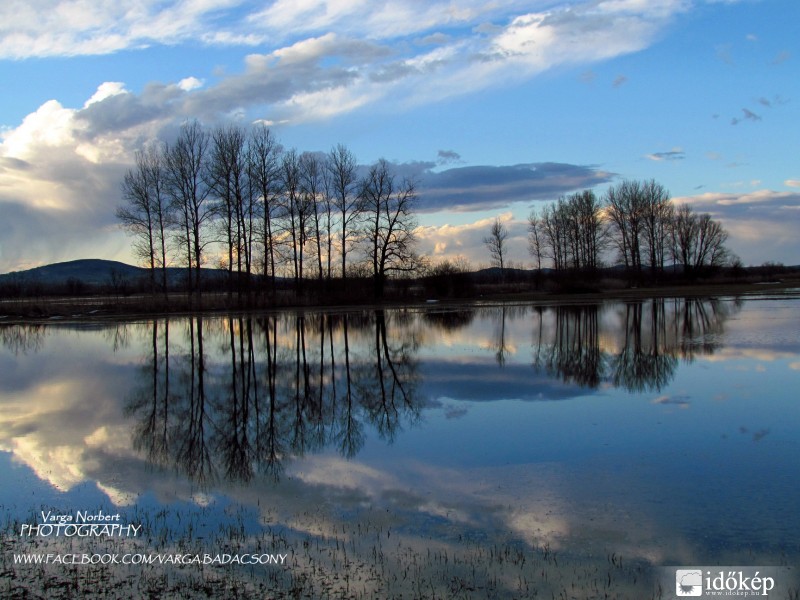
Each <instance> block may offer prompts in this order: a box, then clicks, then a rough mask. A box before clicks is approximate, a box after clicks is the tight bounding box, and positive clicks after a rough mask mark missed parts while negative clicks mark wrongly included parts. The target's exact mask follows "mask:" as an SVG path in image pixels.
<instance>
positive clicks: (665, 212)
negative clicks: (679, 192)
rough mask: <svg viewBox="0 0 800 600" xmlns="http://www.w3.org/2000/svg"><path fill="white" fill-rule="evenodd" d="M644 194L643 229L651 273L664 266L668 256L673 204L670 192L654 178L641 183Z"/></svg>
mask: <svg viewBox="0 0 800 600" xmlns="http://www.w3.org/2000/svg"><path fill="white" fill-rule="evenodd" d="M641 191H642V195H643V208H644V218H643V230H644V239H645V245H646V247H647V262H648V263H649V264H650V271H651V273H655V272H656V271H657V270H662V269H663V268H664V259H665V257H666V252H667V247H668V239H669V235H670V234H669V226H670V222H671V221H672V204H670V202H669V192H668V191H667V189H666V188H665V187H664V186H663V185H661V184H660V183H656V181H655V180H654V179H651V180H650V181H645V182H644V183H643V184H641Z"/></svg>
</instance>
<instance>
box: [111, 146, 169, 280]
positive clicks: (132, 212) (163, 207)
mask: <svg viewBox="0 0 800 600" xmlns="http://www.w3.org/2000/svg"><path fill="white" fill-rule="evenodd" d="M163 162H164V161H163V149H162V148H161V147H160V146H156V145H151V146H149V147H147V148H145V149H144V150H140V151H138V152H136V166H135V167H134V168H133V169H130V170H128V172H127V173H126V174H125V178H124V179H123V182H122V196H123V199H124V200H125V202H126V204H125V205H124V206H121V207H119V208H118V209H117V218H118V219H119V220H120V221H121V222H122V226H123V227H124V228H125V229H127V230H128V231H129V232H130V233H131V234H132V235H134V236H135V237H136V240H135V241H134V244H133V248H134V252H135V253H136V255H137V256H139V257H140V258H141V259H143V260H144V261H145V262H146V264H147V265H148V267H149V269H150V287H151V290H152V291H155V287H156V284H155V270H156V268H160V269H161V288H162V291H163V292H164V294H166V293H167V270H166V268H167V230H168V228H169V226H170V223H171V215H170V210H169V204H168V202H167V198H166V196H165V189H164V187H165V181H164V164H163Z"/></svg>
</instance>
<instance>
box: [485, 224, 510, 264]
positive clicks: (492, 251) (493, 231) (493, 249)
mask: <svg viewBox="0 0 800 600" xmlns="http://www.w3.org/2000/svg"><path fill="white" fill-rule="evenodd" d="M506 239H508V228H506V226H505V225H504V224H503V222H502V221H501V220H500V219H499V218H496V219H495V220H494V223H492V226H491V227H490V229H489V235H488V236H486V237H485V238H483V243H484V244H486V247H487V248H488V249H489V255H490V256H491V257H492V262H493V263H494V264H495V265H497V266H498V267H500V272H501V273H502V272H503V270H504V269H505V257H506V249H507V248H506Z"/></svg>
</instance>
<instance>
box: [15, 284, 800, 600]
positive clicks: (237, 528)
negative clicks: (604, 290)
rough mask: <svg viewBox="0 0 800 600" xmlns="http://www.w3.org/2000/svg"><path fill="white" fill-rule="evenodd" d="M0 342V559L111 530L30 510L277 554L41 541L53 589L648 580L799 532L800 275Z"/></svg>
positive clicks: (349, 593) (364, 589)
mask: <svg viewBox="0 0 800 600" xmlns="http://www.w3.org/2000/svg"><path fill="white" fill-rule="evenodd" d="M0 343H1V345H0V373H2V378H1V379H0V451H2V452H0V477H1V478H2V481H3V482H4V485H3V486H2V490H0V504H1V505H2V508H3V511H4V516H3V519H4V521H5V524H4V527H5V529H4V532H3V545H4V548H3V549H4V553H5V556H4V561H6V563H8V561H10V558H9V556H10V553H13V552H22V551H25V552H30V551H32V550H35V549H36V547H35V544H44V546H43V547H47V548H57V549H59V547H58V544H59V543H61V544H66V543H69V544H71V546H70V548H71V551H76V548H77V549H79V550H81V551H90V552H94V551H97V548H98V547H99V546H98V544H100V545H101V546H102V545H103V544H107V543H111V542H110V541H109V540H107V539H84V540H76V539H71V540H64V539H60V540H56V539H32V538H30V537H24V536H23V537H21V536H20V535H19V533H20V528H21V527H22V524H34V523H40V522H41V521H42V520H43V517H44V515H43V514H42V513H43V512H47V511H50V512H51V514H61V515H75V513H76V511H90V512H92V513H97V512H98V511H100V510H102V511H104V514H121V515H122V517H121V518H122V520H123V521H124V522H128V523H135V524H137V525H141V528H142V534H141V535H140V536H139V537H138V538H137V539H135V540H132V539H121V540H116V541H114V543H116V544H117V546H116V547H115V548H116V549H117V550H119V549H120V548H121V549H122V550H126V549H130V548H134V547H135V548H137V549H138V551H143V552H144V551H152V552H153V553H156V552H167V553H169V552H173V551H175V549H176V548H180V551H181V552H187V553H200V552H201V551H202V552H211V553H212V554H214V553H221V552H229V553H235V552H236V551H238V552H256V550H258V551H264V552H276V553H283V554H284V555H285V556H286V557H287V559H286V562H285V563H284V564H283V565H280V566H275V565H272V566H269V567H264V566H259V567H258V569H255V568H253V567H249V568H248V569H245V571H246V573H245V574H243V572H244V571H242V569H240V570H239V571H237V570H236V569H235V568H232V567H231V568H228V567H224V568H223V567H219V568H217V569H216V570H215V569H214V568H201V567H199V566H197V565H194V566H185V565H183V566H181V567H180V568H177V567H175V568H174V572H173V571H172V570H171V569H172V568H171V567H170V568H164V569H163V570H162V571H160V575H159V576H158V577H156V576H154V575H148V577H150V579H147V577H144V575H143V572H142V571H141V570H137V569H135V568H129V569H128V570H127V571H125V575H124V576H123V575H121V574H119V572H118V571H117V570H115V568H113V567H109V568H107V569H106V571H104V574H102V575H101V576H98V577H99V579H95V580H94V583H92V582H91V581H89V582H87V581H82V580H81V578H84V577H85V576H86V573H87V572H88V570H89V567H72V568H71V569H72V570H70V569H67V568H65V567H61V569H60V570H56V571H54V572H50V575H48V576H47V577H50V578H51V579H50V581H51V582H52V581H57V585H60V586H61V587H60V588H59V587H57V585H56V584H55V583H54V584H53V585H54V586H56V587H55V588H53V589H62V590H63V591H64V593H65V594H68V593H72V594H74V593H75V592H76V591H77V592H81V593H87V592H86V589H87V587H88V588H90V590H91V591H92V592H93V593H96V594H97V595H99V596H106V597H113V596H114V594H115V592H113V590H114V589H117V590H118V589H120V588H114V587H113V586H114V585H120V584H119V582H118V581H115V579H124V580H125V582H126V583H125V584H124V585H129V586H133V587H131V588H130V590H131V593H137V594H139V593H141V594H145V593H150V591H152V589H161V590H162V591H164V593H165V594H166V593H167V592H168V591H169V590H172V593H174V595H175V596H176V597H179V596H190V595H205V596H221V595H225V594H226V593H228V592H225V593H223V592H222V591H221V590H223V589H228V591H230V589H232V588H231V587H230V586H237V585H239V586H241V587H239V588H236V589H237V595H239V596H243V595H246V593H250V594H252V595H253V596H254V597H261V596H264V595H266V596H276V597H279V596H282V595H287V596H288V595H293V596H296V597H324V596H326V595H329V596H331V597H367V598H368V597H373V595H379V596H384V597H390V596H399V595H401V594H403V595H404V597H441V596H445V597H532V596H534V595H535V594H541V595H542V596H543V597H548V598H550V597H551V596H552V597H561V596H560V595H559V594H563V597H576V598H591V597H603V594H604V593H610V595H609V597H631V598H634V597H635V598H647V597H658V593H659V591H658V589H657V583H656V582H655V580H654V576H653V575H652V567H654V566H661V565H693V564H694V565H698V564H699V565H776V566H777V565H793V564H797V562H798V560H799V559H800V536H798V534H800V509H798V507H799V506H800V481H798V473H800V445H798V443H797V437H798V424H799V423H800V404H798V398H799V397H800V396H798V392H797V390H798V386H799V384H800V299H798V297H797V295H792V294H788V295H785V296H782V297H774V296H772V297H766V296H765V297H748V298H747V299H737V298H730V297H725V298H707V299H650V300H643V301H636V302H629V303H622V302H605V303H599V304H575V305H552V306H549V305H548V306H531V305H505V306H462V307H458V308H453V309H449V308H445V307H439V306H430V307H422V308H405V309H386V310H359V311H349V312H281V313H277V314H268V315H233V316H213V317H209V316H205V317H193V318H188V317H187V318H169V319H164V318H160V319H154V320H143V321H137V322H129V323H113V324H110V323H78V322H76V323H70V324H62V323H54V324H46V325H24V326H23V325H13V326H6V327H3V328H0ZM32 544H34V546H32ZM93 544H94V546H93ZM103 548H105V546H103ZM60 549H63V548H60ZM4 564H5V563H4ZM46 572H48V571H47V570H45V571H41V570H39V571H36V572H33V571H30V570H28V571H26V570H25V569H23V568H21V567H13V568H6V569H5V572H4V573H3V575H2V576H0V590H6V591H8V590H11V591H15V593H17V594H21V593H22V590H24V589H29V590H33V591H34V592H36V593H42V590H43V589H45V588H43V587H42V586H46V583H45V580H46V579H47V577H45V575H44V574H43V573H46ZM53 573H55V574H53ZM64 573H72V575H71V576H67V575H64ZM59 578H60V579H59ZM145 579H147V581H144V580H145ZM156 579H157V581H156ZM62 580H63V581H62ZM179 580H180V582H181V583H178V581H179ZM244 580H246V581H244ZM97 581H100V582H101V583H100V584H98V583H97ZM186 581H189V583H186ZM103 582H105V583H103ZM103 585H106V586H107V587H106V588H104V587H103ZM203 585H205V588H204V587H203ZM81 586H83V587H81ZM137 586H138V587H137ZM153 586H155V587H153ZM158 586H162V587H160V588H159V587H158ZM164 586H166V587H164ZM170 586H172V587H170ZM181 586H184V587H181ZM187 586H188V587H187ZM192 586H194V587H192ZM215 586H216V587H215ZM224 586H228V588H224ZM104 590H105V591H104ZM604 590H605V591H604ZM201 592H202V593H201ZM45 595H48V594H47V593H45Z"/></svg>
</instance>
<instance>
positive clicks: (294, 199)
mask: <svg viewBox="0 0 800 600" xmlns="http://www.w3.org/2000/svg"><path fill="white" fill-rule="evenodd" d="M300 177H301V167H300V157H299V155H298V154H297V151H296V150H294V149H292V150H289V151H288V152H286V153H285V154H284V155H283V157H282V159H281V166H280V178H281V192H282V193H281V207H282V209H283V217H284V221H285V225H284V229H285V231H286V234H287V235H288V236H289V239H288V243H289V255H290V260H291V262H292V266H293V273H294V282H295V286H296V288H298V289H299V287H300V285H301V282H302V279H303V258H304V255H303V249H304V247H305V244H306V240H307V236H308V218H309V214H310V210H309V205H308V200H307V198H306V197H305V195H304V194H303V190H302V188H301V180H300Z"/></svg>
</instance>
